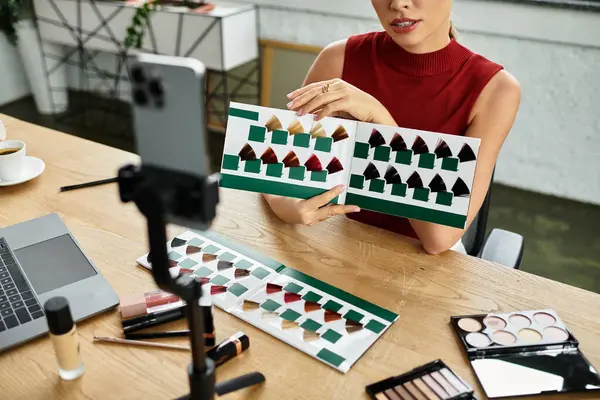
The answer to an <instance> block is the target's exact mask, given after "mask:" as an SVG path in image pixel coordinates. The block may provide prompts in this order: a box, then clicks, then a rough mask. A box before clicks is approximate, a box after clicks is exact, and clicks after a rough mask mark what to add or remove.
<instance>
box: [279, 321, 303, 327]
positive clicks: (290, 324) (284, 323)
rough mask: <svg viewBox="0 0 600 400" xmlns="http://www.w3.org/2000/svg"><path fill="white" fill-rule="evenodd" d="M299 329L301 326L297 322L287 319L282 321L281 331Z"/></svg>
mask: <svg viewBox="0 0 600 400" xmlns="http://www.w3.org/2000/svg"><path fill="white" fill-rule="evenodd" d="M299 327H300V324H299V323H297V322H296V321H288V320H287V319H284V320H282V321H281V329H296V328H299Z"/></svg>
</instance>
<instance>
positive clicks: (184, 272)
mask: <svg viewBox="0 0 600 400" xmlns="http://www.w3.org/2000/svg"><path fill="white" fill-rule="evenodd" d="M193 272H194V270H191V269H189V268H179V276H181V275H188V274H191V273H193Z"/></svg>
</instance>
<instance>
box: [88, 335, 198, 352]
mask: <svg viewBox="0 0 600 400" xmlns="http://www.w3.org/2000/svg"><path fill="white" fill-rule="evenodd" d="M94 341H95V342H110V343H119V344H129V345H132V346H146V347H158V348H162V349H175V350H191V349H190V346H184V345H178V344H167V343H155V342H145V341H142V340H130V339H121V338H114V337H103V336H94Z"/></svg>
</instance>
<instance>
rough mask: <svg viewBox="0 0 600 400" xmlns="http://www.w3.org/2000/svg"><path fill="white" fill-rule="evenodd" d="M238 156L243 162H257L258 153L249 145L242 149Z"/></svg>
mask: <svg viewBox="0 0 600 400" xmlns="http://www.w3.org/2000/svg"><path fill="white" fill-rule="evenodd" d="M238 156H240V158H241V160H242V161H248V160H256V153H255V152H254V149H253V148H252V146H250V145H249V144H248V143H246V144H245V145H244V147H242V149H241V150H240V152H239V153H238Z"/></svg>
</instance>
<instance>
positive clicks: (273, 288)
mask: <svg viewBox="0 0 600 400" xmlns="http://www.w3.org/2000/svg"><path fill="white" fill-rule="evenodd" d="M282 290H283V286H280V285H276V284H274V283H267V294H273V293H278V292H281V291H282Z"/></svg>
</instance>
